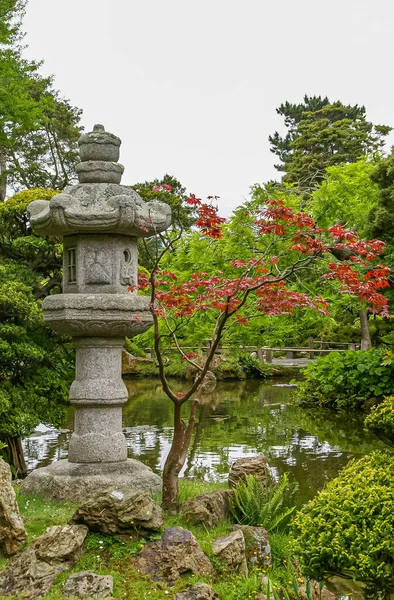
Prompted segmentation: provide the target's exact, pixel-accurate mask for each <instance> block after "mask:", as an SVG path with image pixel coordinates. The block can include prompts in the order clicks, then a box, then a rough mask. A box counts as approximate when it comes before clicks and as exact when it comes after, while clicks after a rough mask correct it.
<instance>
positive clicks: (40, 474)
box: [20, 458, 162, 502]
mask: <svg viewBox="0 0 394 600" xmlns="http://www.w3.org/2000/svg"><path fill="white" fill-rule="evenodd" d="M161 484H162V482H161V478H160V477H159V476H158V475H156V474H155V473H154V472H153V471H152V469H150V468H149V467H147V466H146V465H144V464H143V463H141V462H140V461H138V460H134V459H132V458H129V459H127V461H124V462H120V463H102V464H92V463H85V464H82V463H69V462H68V460H59V461H57V462H54V463H52V464H51V465H50V466H49V467H42V468H40V469H36V470H35V471H33V472H32V473H30V475H28V476H27V477H26V479H25V480H24V481H23V483H22V484H21V487H20V491H21V493H22V494H36V495H37V496H41V497H42V498H45V499H47V500H64V501H69V502H84V501H86V499H87V498H89V497H91V496H93V495H98V494H99V493H106V492H108V493H113V492H117V493H119V494H124V495H126V494H130V493H136V492H151V493H154V492H158V491H159V490H160V489H161Z"/></svg>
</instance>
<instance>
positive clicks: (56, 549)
mask: <svg viewBox="0 0 394 600" xmlns="http://www.w3.org/2000/svg"><path fill="white" fill-rule="evenodd" d="M87 534H88V528H87V527H86V526H85V525H64V526H62V525H57V526H55V527H50V528H48V529H47V530H46V531H45V533H43V535H42V536H40V537H39V538H37V539H36V540H35V541H34V542H33V543H32V544H31V546H29V548H28V549H27V550H25V551H24V552H22V554H19V555H18V556H16V557H14V558H13V559H11V561H10V562H9V564H8V567H7V569H6V570H5V571H3V572H2V573H0V594H3V595H5V596H8V595H12V594H13V595H15V596H17V597H18V598H29V599H30V598H31V599H33V598H34V599H35V598H41V597H42V596H45V594H47V593H48V591H49V590H50V588H51V587H52V585H53V582H54V580H55V577H56V576H57V575H58V574H59V573H62V572H63V571H67V570H68V569H71V568H72V567H73V566H74V565H75V564H76V563H77V562H78V560H79V558H80V556H81V552H82V547H83V545H84V542H85V539H86V536H87Z"/></svg>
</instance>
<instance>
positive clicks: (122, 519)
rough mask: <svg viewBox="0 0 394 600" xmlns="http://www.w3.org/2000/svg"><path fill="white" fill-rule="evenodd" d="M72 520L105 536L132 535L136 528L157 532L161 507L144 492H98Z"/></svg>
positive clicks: (159, 526) (160, 517)
mask: <svg viewBox="0 0 394 600" xmlns="http://www.w3.org/2000/svg"><path fill="white" fill-rule="evenodd" d="M72 521H73V522H74V523H83V524H84V525H87V526H88V527H89V530H90V531H97V532H100V533H102V534H104V535H117V534H131V533H133V532H135V530H143V531H157V530H159V529H161V527H162V526H163V524H164V518H163V511H162V510H161V508H160V506H158V505H157V504H155V503H154V502H153V500H152V499H151V498H150V497H149V496H148V495H147V494H143V493H136V494H127V495H124V496H123V498H121V497H119V494H108V493H107V494H100V495H99V496H95V497H91V498H89V500H87V501H86V502H84V503H83V504H81V506H79V507H78V510H77V511H76V512H75V513H74V515H73V518H72Z"/></svg>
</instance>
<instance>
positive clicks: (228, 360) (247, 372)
mask: <svg viewBox="0 0 394 600" xmlns="http://www.w3.org/2000/svg"><path fill="white" fill-rule="evenodd" d="M274 370H275V368H274V367H273V366H272V365H270V364H267V363H262V362H261V361H259V360H258V359H257V358H255V357H254V356H251V354H250V353H249V352H243V351H242V350H237V351H235V352H234V351H230V352H229V353H228V354H226V356H225V357H224V360H222V362H221V363H220V365H219V367H217V368H216V369H214V371H215V373H216V374H217V376H218V377H219V378H220V377H221V376H227V377H228V376H229V374H231V375H232V376H233V377H234V378H237V379H260V378H262V379H266V378H267V377H269V376H270V375H271V374H272V371H274Z"/></svg>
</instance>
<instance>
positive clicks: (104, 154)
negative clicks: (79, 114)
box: [78, 125, 122, 162]
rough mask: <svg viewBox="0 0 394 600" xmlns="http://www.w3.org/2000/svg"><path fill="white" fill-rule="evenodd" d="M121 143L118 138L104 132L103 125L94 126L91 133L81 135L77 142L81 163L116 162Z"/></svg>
mask: <svg viewBox="0 0 394 600" xmlns="http://www.w3.org/2000/svg"><path fill="white" fill-rule="evenodd" d="M121 143H122V142H121V140H120V138H118V137H117V136H116V135H114V134H113V133H109V132H108V131H105V129H104V126H103V125H95V126H94V127H93V131H91V132H89V133H85V134H83V135H81V137H80V138H79V140H78V146H79V155H80V157H81V161H83V162H84V161H88V160H104V161H109V162H118V160H119V148H120V145H121Z"/></svg>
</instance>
